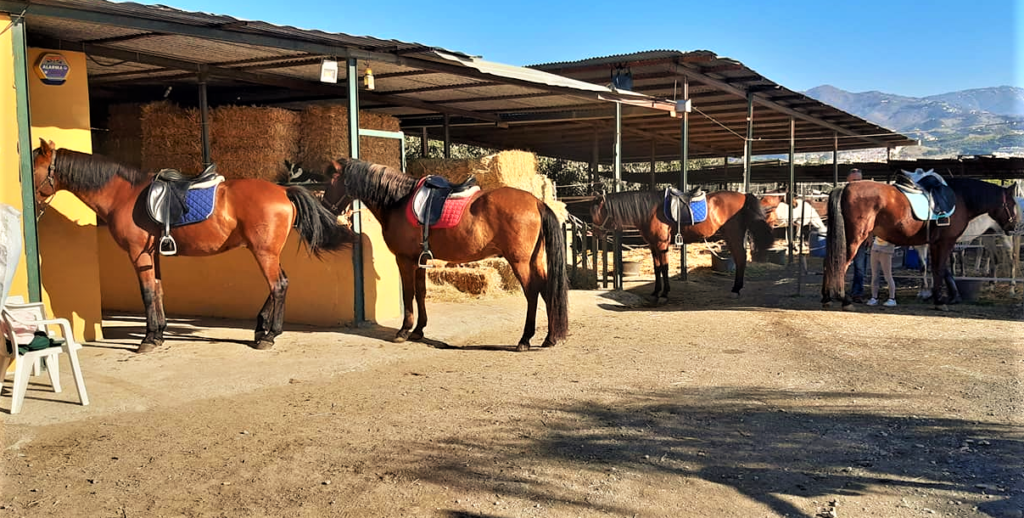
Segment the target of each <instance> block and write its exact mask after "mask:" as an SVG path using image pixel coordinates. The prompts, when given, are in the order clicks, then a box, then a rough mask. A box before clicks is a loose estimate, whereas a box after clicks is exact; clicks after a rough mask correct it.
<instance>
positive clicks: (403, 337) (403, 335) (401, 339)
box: [392, 329, 409, 344]
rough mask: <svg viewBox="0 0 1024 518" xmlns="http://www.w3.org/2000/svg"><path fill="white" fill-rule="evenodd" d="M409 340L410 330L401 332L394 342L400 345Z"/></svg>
mask: <svg viewBox="0 0 1024 518" xmlns="http://www.w3.org/2000/svg"><path fill="white" fill-rule="evenodd" d="M408 339H409V330H408V329H403V330H401V331H399V332H398V334H397V335H395V339H394V340H392V342H394V343H396V344H400V343H402V342H404V341H406V340H408Z"/></svg>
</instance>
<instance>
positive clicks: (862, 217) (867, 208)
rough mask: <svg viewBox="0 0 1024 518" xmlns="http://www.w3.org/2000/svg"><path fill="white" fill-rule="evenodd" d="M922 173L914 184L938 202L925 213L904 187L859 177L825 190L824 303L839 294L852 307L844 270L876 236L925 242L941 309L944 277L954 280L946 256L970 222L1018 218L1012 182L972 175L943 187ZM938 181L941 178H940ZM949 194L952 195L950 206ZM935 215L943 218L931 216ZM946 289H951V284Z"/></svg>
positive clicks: (1012, 223) (1007, 224)
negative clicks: (1005, 184)
mask: <svg viewBox="0 0 1024 518" xmlns="http://www.w3.org/2000/svg"><path fill="white" fill-rule="evenodd" d="M920 176H921V177H922V178H924V177H928V178H929V179H927V180H923V181H922V182H919V183H918V184H917V185H922V183H923V184H924V185H923V187H921V190H924V191H926V192H927V193H928V197H929V198H930V199H931V200H932V201H933V202H934V201H935V200H938V204H936V205H931V204H930V205H929V207H928V209H927V210H926V211H925V213H924V214H922V213H920V212H918V211H917V210H915V208H914V205H913V202H912V201H911V199H910V198H908V196H907V194H906V192H908V191H909V190H910V189H908V186H906V185H903V186H902V187H900V186H895V185H889V184H886V183H880V182H872V181H857V182H851V183H849V184H848V185H845V186H843V187H839V188H836V189H833V190H832V192H830V193H829V202H828V203H829V209H828V212H829V218H828V237H827V239H826V245H825V246H826V255H825V271H824V276H823V278H822V284H821V302H822V305H823V306H824V307H828V306H829V305H830V304H831V301H832V299H833V298H837V299H839V300H841V301H842V305H843V309H845V310H849V309H852V307H853V301H852V300H851V298H850V297H849V296H848V295H846V290H845V278H846V270H847V268H849V266H850V262H851V261H853V257H854V255H855V254H856V252H857V250H858V249H859V248H860V245H861V243H862V242H864V240H865V239H868V238H869V237H870V236H871V235H872V234H874V235H875V236H878V237H880V238H882V239H884V240H885V241H888V242H890V243H892V244H894V245H896V246H918V245H925V244H927V245H928V246H929V251H928V256H929V260H930V261H931V270H932V280H933V282H934V286H935V290H934V291H933V293H932V297H933V299H934V303H935V306H936V308H939V309H945V308H946V302H947V301H946V299H945V298H944V297H943V294H942V281H943V280H945V281H946V283H947V284H949V283H952V282H953V281H952V276H947V275H946V271H947V268H948V261H949V256H950V253H951V252H952V250H953V247H954V245H955V244H956V241H957V238H959V237H960V235H961V234H963V232H964V230H965V229H966V228H967V225H968V223H969V222H970V221H971V220H973V219H974V218H976V217H978V216H980V215H982V214H987V215H988V216H989V217H991V218H992V219H993V220H995V221H996V222H997V223H998V224H999V226H1000V227H1001V228H1003V229H1004V230H1005V231H1008V232H1009V231H1011V230H1013V229H1014V228H1015V227H1016V226H1017V222H1019V221H1020V220H1021V217H1022V216H1021V210H1020V208H1019V206H1018V205H1017V202H1016V201H1015V200H1014V191H1015V189H1016V186H1013V185H1011V186H1009V187H1007V188H1003V187H1000V186H998V185H995V184H992V183H988V182H983V181H981V180H976V179H973V178H951V179H948V180H945V181H944V182H941V183H945V185H944V186H942V185H939V184H940V182H936V181H935V180H936V178H935V177H936V176H938V175H934V173H931V174H925V175H920ZM908 178H910V177H908ZM910 179H911V180H912V178H910ZM938 180H943V179H942V178H941V177H938ZM905 181H906V180H901V182H905ZM929 184H931V185H929ZM944 187H948V189H949V191H945V189H944ZM944 191H945V194H943V192H944ZM949 193H952V200H953V202H952V203H951V204H950V203H949ZM912 194H913V193H912ZM918 199H919V200H920V197H919V198H918ZM935 214H938V215H939V217H942V218H943V219H942V220H937V219H935V217H934V215H935ZM925 216H927V217H925ZM946 218H948V221H945V219H946ZM940 222H941V223H944V224H939V223H940ZM949 288H950V292H952V291H953V286H952V285H951V284H950V285H949Z"/></svg>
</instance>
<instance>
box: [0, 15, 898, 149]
mask: <svg viewBox="0 0 1024 518" xmlns="http://www.w3.org/2000/svg"><path fill="white" fill-rule="evenodd" d="M0 11H6V12H9V13H13V14H15V15H18V14H20V13H23V12H24V15H25V17H26V20H27V27H28V33H29V43H30V44H31V45H33V46H38V47H44V48H54V49H67V50H78V51H84V52H85V53H86V54H88V55H89V58H90V60H89V63H88V71H87V72H88V75H89V77H90V95H91V97H92V98H93V102H94V103H96V104H102V103H110V102H126V101H149V100H155V99H160V98H163V97H164V96H165V95H167V91H168V88H167V87H168V86H173V87H174V88H173V89H172V93H171V94H170V98H171V99H172V100H175V101H177V102H180V103H182V104H193V103H195V102H196V95H195V88H194V86H192V85H195V84H196V82H197V78H198V77H199V76H200V75H202V76H203V77H205V78H206V79H207V85H208V89H209V99H210V102H211V104H261V105H280V106H284V107H299V106H302V105H304V104H306V103H311V102H342V100H343V99H345V96H346V88H345V84H344V81H343V80H344V78H345V68H344V67H343V66H342V67H341V70H340V71H339V76H340V77H339V83H338V84H335V85H332V84H325V83H321V82H319V75H320V74H319V67H320V63H321V61H322V60H323V59H324V58H337V59H340V60H343V59H345V58H354V59H356V60H357V62H358V66H357V70H358V71H359V73H360V74H362V73H364V72H365V70H366V69H367V68H368V67H370V68H372V70H373V72H374V77H375V83H376V88H375V90H373V91H368V90H366V89H361V90H360V94H359V95H360V105H361V107H362V109H365V110H370V111H377V112H381V113H387V114H390V115H393V116H395V117H398V118H399V119H400V120H401V121H402V125H403V128H405V129H407V130H413V129H418V128H421V127H428V128H429V131H430V132H431V135H432V136H433V137H436V138H439V137H440V135H441V128H440V126H441V124H442V120H443V119H442V116H441V114H447V115H448V116H449V117H450V120H451V123H452V128H451V135H452V138H453V140H455V141H456V142H459V141H461V142H465V143H475V144H481V145H486V146H488V147H495V148H517V149H528V150H532V151H535V152H537V153H538V154H541V155H545V156H554V157H562V158H570V159H576V160H583V161H587V160H589V159H590V157H591V154H592V149H593V142H594V135H595V134H596V135H597V138H598V146H599V149H600V150H601V153H600V154H601V158H602V161H603V162H607V161H608V160H609V159H610V150H611V149H612V143H611V139H612V123H613V120H614V105H613V104H612V103H609V102H608V101H619V102H622V103H623V104H625V105H626V106H624V110H623V112H624V116H625V119H624V134H623V144H624V145H623V152H624V157H625V160H626V161H645V160H649V158H650V156H651V149H652V145H653V146H654V150H655V153H656V154H657V156H658V157H659V158H660V159H670V158H678V155H679V142H680V140H679V137H680V130H679V125H680V123H679V119H674V118H672V117H670V116H669V115H668V114H667V110H668V109H669V108H670V107H672V106H673V104H672V103H671V102H666V100H667V99H672V98H678V97H679V96H680V88H681V87H680V85H681V83H682V78H683V77H688V78H689V81H690V94H691V97H692V98H693V106H694V108H695V110H700V111H701V112H703V113H704V114H706V115H707V116H708V117H710V118H712V119H714V121H716V122H712V121H711V120H710V119H705V118H704V116H702V115H701V114H699V113H697V112H696V111H695V112H694V113H692V114H691V117H690V120H691V131H690V141H691V156H692V157H695V158H696V157H701V156H714V157H721V156H724V155H726V154H728V155H732V156H737V155H739V154H742V151H741V149H742V142H743V139H742V138H740V137H737V135H736V134H742V133H743V131H744V126H745V118H746V101H745V99H744V97H743V96H744V95H746V92H748V91H756V93H755V94H754V95H755V96H756V98H755V99H756V101H757V103H758V106H757V108H756V109H755V113H754V124H755V126H754V127H755V129H754V137H755V139H760V140H756V141H755V142H754V152H755V154H765V153H776V152H785V151H788V147H789V144H788V141H782V140H776V138H778V136H779V135H780V134H781V133H785V139H788V120H789V117H790V115H793V114H795V115H796V116H798V117H800V119H799V120H798V121H797V137H798V139H800V140H799V141H798V143H797V151H798V152H802V151H819V150H831V148H832V139H831V137H832V135H833V133H834V132H836V131H839V132H840V135H841V138H840V142H839V147H840V149H857V148H866V147H885V146H897V145H911V144H913V143H915V142H914V141H912V140H910V139H908V138H907V137H905V136H903V135H898V134H894V133H892V132H890V131H889V130H886V129H884V128H880V127H878V126H875V125H873V124H870V123H868V122H867V121H864V120H862V119H859V118H857V117H854V116H852V115H850V114H847V113H845V112H842V111H840V110H838V109H836V108H834V107H831V106H828V105H826V104H823V103H820V102H818V101H814V100H813V99H810V98H807V97H806V96H804V95H802V94H799V93H796V92H792V91H790V90H788V89H785V88H782V87H781V86H779V85H777V84H775V83H773V82H771V81H769V80H767V79H765V78H763V77H762V76H760V75H759V74H757V73H756V72H754V71H752V70H750V69H749V68H747V67H745V66H743V65H742V64H741V63H739V62H738V61H735V60H731V59H728V58H720V57H718V56H716V55H714V54H713V53H711V52H708V51H695V52H687V53H683V52H678V51H666V50H660V51H649V52H641V53H636V54H628V55H621V56H607V57H602V58H592V59H587V60H582V61H576V62H571V63H549V64H544V65H536V66H533V67H515V66H510V65H505V64H501V63H493V62H489V61H486V60H483V59H481V58H479V57H475V56H471V55H469V54H465V53H460V52H455V51H451V50H447V49H442V48H438V47H433V46H428V45H424V44H421V43H407V42H401V41H397V40H383V39H378V38H373V37H369V36H353V35H348V34H342V33H331V32H324V31H320V30H307V29H299V28H295V27H291V26H281V25H274V24H270V23H266V22H260V21H249V20H241V19H238V18H233V17H230V16H223V15H215V14H208V13H196V12H187V11H182V10H179V9H174V8H170V7H166V6H149V5H142V4H136V3H127V2H125V3H116V2H109V1H105V0H33V1H31V2H25V1H23V0H0ZM622 66H626V67H628V68H629V70H630V71H631V72H632V77H633V85H634V86H633V88H632V90H633V91H623V90H617V89H615V88H611V87H609V82H610V74H611V71H612V70H614V69H615V68H616V67H622ZM652 108H655V109H652ZM787 110H788V112H787ZM94 113H95V111H94ZM783 122H785V124H782V123H783ZM719 124H721V126H720V125H719ZM781 126H785V131H783V130H781V129H780V127H781ZM726 128H728V129H726ZM730 130H731V131H732V132H731V131H730ZM733 132H735V133H736V134H734V133H733ZM850 134H853V135H876V136H873V137H856V138H853V137H850V136H849V135H850ZM785 139H783V140H785ZM652 143H653V144H652Z"/></svg>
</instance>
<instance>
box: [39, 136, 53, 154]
mask: <svg viewBox="0 0 1024 518" xmlns="http://www.w3.org/2000/svg"><path fill="white" fill-rule="evenodd" d="M52 144H53V142H50V143H49V144H47V142H46V139H44V138H43V137H39V151H40V152H42V153H43V154H47V153H49V152H50V150H51V149H52V148H51V147H50V146H51V145H52Z"/></svg>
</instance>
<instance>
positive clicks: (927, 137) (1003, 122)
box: [803, 85, 1024, 159]
mask: <svg viewBox="0 0 1024 518" xmlns="http://www.w3.org/2000/svg"><path fill="white" fill-rule="evenodd" d="M803 93H804V94H805V95H807V96H809V97H812V98H814V99H817V100H819V101H822V102H824V103H826V104H830V105H832V106H835V107H836V108H839V109H841V110H843V111H846V112H848V113H851V114H853V115H856V116H858V117H861V118H863V119H865V120H867V121H870V122H873V123H875V124H878V125H879V126H882V127H884V128H888V129H891V130H894V131H898V132H900V133H902V134H904V135H907V136H908V137H910V138H916V139H918V140H920V141H921V145H920V146H912V147H906V148H901V149H899V150H897V151H896V154H895V155H894V157H893V158H900V159H913V158H917V157H929V158H941V157H956V156H957V155H995V156H1024V88H1019V87H1014V86H997V87H990V88H977V89H971V90H960V91H956V92H949V93H945V94H939V95H932V96H928V97H907V96H902V95H894V94H888V93H884V92H878V91H870V92H856V93H855V92H847V91H845V90H842V89H840V88H836V87H834V86H831V85H822V86H817V87H815V88H811V89H810V90H807V91H806V92H803ZM844 154H845V153H844ZM865 158H866V157H865Z"/></svg>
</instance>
